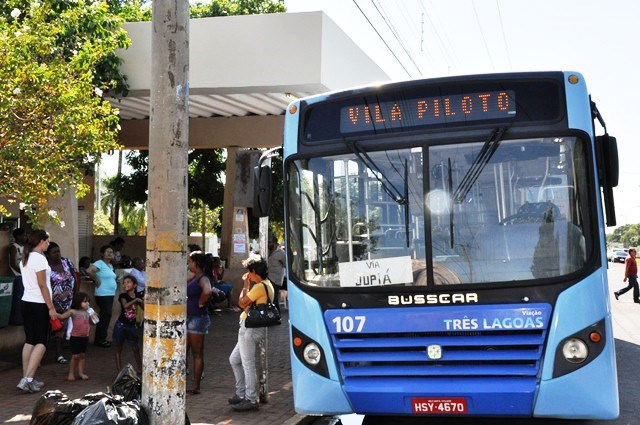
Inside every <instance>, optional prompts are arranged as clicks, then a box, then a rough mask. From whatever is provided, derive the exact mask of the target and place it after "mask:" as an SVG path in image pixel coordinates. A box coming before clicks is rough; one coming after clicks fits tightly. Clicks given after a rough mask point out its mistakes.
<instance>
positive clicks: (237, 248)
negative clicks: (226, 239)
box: [233, 243, 247, 253]
mask: <svg viewBox="0 0 640 425" xmlns="http://www.w3.org/2000/svg"><path fill="white" fill-rule="evenodd" d="M233 252H235V253H245V252H247V245H246V244H243V243H234V244H233Z"/></svg>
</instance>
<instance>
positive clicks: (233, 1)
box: [189, 0, 287, 18]
mask: <svg viewBox="0 0 640 425" xmlns="http://www.w3.org/2000/svg"><path fill="white" fill-rule="evenodd" d="M286 11H287V9H286V7H285V5H284V1H283V0H213V1H211V2H202V3H201V2H196V3H194V4H192V5H191V7H190V8H189V15H190V16H191V17H192V18H206V17H213V16H236V15H258V14H264V13H284V12H286Z"/></svg>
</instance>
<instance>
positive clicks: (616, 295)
mask: <svg viewBox="0 0 640 425" xmlns="http://www.w3.org/2000/svg"><path fill="white" fill-rule="evenodd" d="M613 296H614V297H616V300H617V299H618V297H619V296H620V295H619V294H618V293H617V292H614V293H613Z"/></svg>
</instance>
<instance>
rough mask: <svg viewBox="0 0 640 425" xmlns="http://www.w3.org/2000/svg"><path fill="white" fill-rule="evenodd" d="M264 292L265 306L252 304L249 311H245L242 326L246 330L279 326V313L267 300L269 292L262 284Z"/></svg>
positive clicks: (269, 300)
mask: <svg viewBox="0 0 640 425" xmlns="http://www.w3.org/2000/svg"><path fill="white" fill-rule="evenodd" d="M262 284H263V285H264V291H265V293H266V294H267V303H266V304H256V303H252V304H251V307H249V310H247V318H246V319H245V320H244V326H245V327H246V328H265V327H268V326H275V325H280V324H281V323H282V322H281V321H280V312H279V311H278V309H277V307H276V306H275V304H273V303H272V302H271V298H269V290H268V289H267V285H265V284H264V282H262Z"/></svg>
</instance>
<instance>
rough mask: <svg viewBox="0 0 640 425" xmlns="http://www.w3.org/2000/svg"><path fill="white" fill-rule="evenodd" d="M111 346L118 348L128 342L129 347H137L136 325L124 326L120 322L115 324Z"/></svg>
mask: <svg viewBox="0 0 640 425" xmlns="http://www.w3.org/2000/svg"><path fill="white" fill-rule="evenodd" d="M112 339H113V341H112V343H113V345H114V346H116V347H120V346H122V345H124V343H125V342H128V343H129V344H131V345H138V328H137V327H136V325H135V324H134V325H125V324H124V323H122V322H116V324H115V325H114V327H113V338H112Z"/></svg>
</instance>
